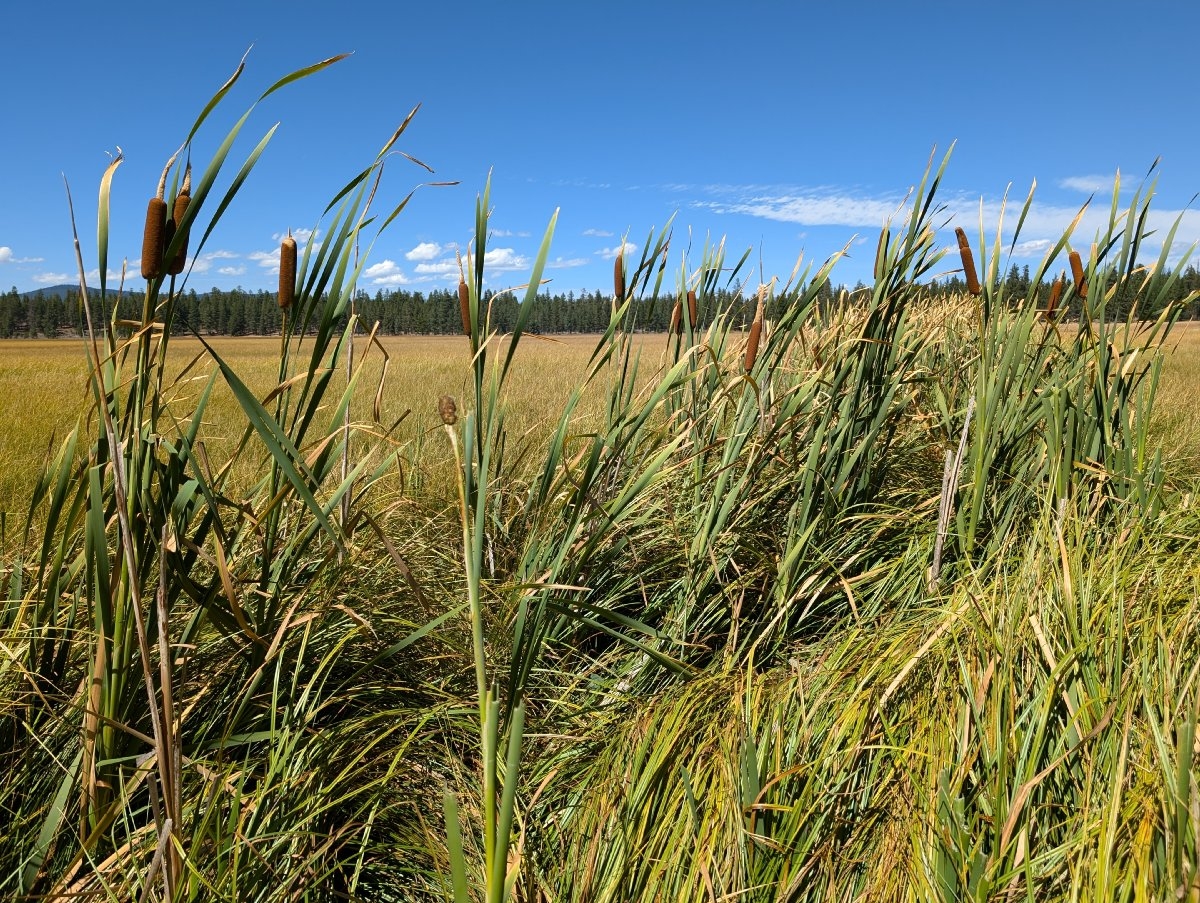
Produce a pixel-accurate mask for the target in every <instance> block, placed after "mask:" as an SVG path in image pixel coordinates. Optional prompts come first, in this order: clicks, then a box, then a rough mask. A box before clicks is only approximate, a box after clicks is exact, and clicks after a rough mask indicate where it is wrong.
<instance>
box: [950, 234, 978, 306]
mask: <svg viewBox="0 0 1200 903" xmlns="http://www.w3.org/2000/svg"><path fill="white" fill-rule="evenodd" d="M954 234H955V235H956V236H957V237H958V256H959V257H961V258H962V267H963V275H964V276H965V277H966V280H967V291H969V292H970V293H971V294H972V295H975V296H976V297H978V296H979V295H981V294H982V293H983V289H982V288H981V287H980V285H979V274H978V273H976V272H975V255H974V254H972V253H971V242H969V241H968V240H967V233H966V232H964V231H963V230H962V227H961V226H960V227H959V228H957V229H955V230H954Z"/></svg>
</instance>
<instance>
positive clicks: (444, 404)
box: [437, 395, 458, 426]
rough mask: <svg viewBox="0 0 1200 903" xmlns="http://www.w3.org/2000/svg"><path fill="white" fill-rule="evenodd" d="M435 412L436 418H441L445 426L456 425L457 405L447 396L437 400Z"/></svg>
mask: <svg viewBox="0 0 1200 903" xmlns="http://www.w3.org/2000/svg"><path fill="white" fill-rule="evenodd" d="M437 410H438V416H439V417H441V418H442V423H444V424H446V426H454V424H456V423H458V405H456V404H455V403H454V399H453V398H451V397H450V396H449V395H443V396H442V397H441V398H439V399H438V403H437Z"/></svg>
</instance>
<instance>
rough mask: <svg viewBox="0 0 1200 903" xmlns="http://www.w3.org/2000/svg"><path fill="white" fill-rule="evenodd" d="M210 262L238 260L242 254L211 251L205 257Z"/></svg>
mask: <svg viewBox="0 0 1200 903" xmlns="http://www.w3.org/2000/svg"><path fill="white" fill-rule="evenodd" d="M203 256H204V257H206V258H208V259H209V260H237V259H238V258H239V257H241V256H242V255H241V254H234V253H233V252H232V251H209V252H208V253H207V254H205V255H203Z"/></svg>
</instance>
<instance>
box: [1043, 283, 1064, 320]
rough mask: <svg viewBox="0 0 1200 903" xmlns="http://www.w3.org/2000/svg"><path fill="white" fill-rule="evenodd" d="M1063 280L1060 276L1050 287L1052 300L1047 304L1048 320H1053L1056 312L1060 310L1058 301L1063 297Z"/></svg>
mask: <svg viewBox="0 0 1200 903" xmlns="http://www.w3.org/2000/svg"><path fill="white" fill-rule="evenodd" d="M1062 290H1063V278H1062V277H1061V276H1059V277H1058V278H1057V279H1055V280H1054V284H1053V285H1051V286H1050V300H1049V302H1047V304H1046V319H1047V320H1053V319H1054V312H1055V311H1056V310H1058V299H1059V298H1061V297H1062Z"/></svg>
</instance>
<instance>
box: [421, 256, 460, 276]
mask: <svg viewBox="0 0 1200 903" xmlns="http://www.w3.org/2000/svg"><path fill="white" fill-rule="evenodd" d="M413 272H414V273H417V274H419V275H421V276H444V275H446V274H447V273H450V274H453V275H454V276H455V277H457V276H458V264H457V263H456V262H455V261H453V260H439V261H438V262H437V263H418V264H417V265H416V266H415V267H413Z"/></svg>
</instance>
